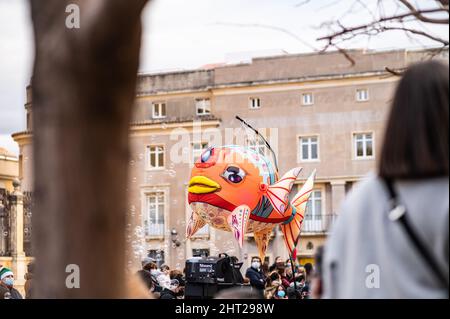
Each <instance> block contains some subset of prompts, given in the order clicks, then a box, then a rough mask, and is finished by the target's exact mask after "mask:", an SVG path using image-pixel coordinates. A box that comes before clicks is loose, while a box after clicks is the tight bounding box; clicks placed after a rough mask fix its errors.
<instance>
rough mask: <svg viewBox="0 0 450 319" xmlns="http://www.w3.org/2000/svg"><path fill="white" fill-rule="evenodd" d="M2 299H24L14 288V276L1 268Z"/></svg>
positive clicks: (0, 293)
mask: <svg viewBox="0 0 450 319" xmlns="http://www.w3.org/2000/svg"><path fill="white" fill-rule="evenodd" d="M0 299H23V297H22V295H21V294H20V292H19V291H18V290H17V289H15V288H14V274H13V272H12V271H11V270H10V269H8V268H6V267H2V268H0Z"/></svg>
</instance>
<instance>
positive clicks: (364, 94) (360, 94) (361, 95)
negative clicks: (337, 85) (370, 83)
mask: <svg viewBox="0 0 450 319" xmlns="http://www.w3.org/2000/svg"><path fill="white" fill-rule="evenodd" d="M356 101H358V102H365V101H369V90H368V89H360V90H356Z"/></svg>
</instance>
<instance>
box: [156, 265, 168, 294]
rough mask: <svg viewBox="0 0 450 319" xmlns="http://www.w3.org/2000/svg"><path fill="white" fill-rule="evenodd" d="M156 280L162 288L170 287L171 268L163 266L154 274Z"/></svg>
mask: <svg viewBox="0 0 450 319" xmlns="http://www.w3.org/2000/svg"><path fill="white" fill-rule="evenodd" d="M154 273H155V277H156V280H157V281H158V284H159V285H160V286H161V287H163V288H164V287H168V286H169V285H170V267H169V266H167V265H162V266H161V268H160V269H159V270H158V272H154Z"/></svg>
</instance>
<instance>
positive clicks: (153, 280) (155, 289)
mask: <svg viewBox="0 0 450 319" xmlns="http://www.w3.org/2000/svg"><path fill="white" fill-rule="evenodd" d="M136 275H137V277H138V278H139V281H140V283H141V284H142V285H144V287H145V289H146V290H147V291H148V294H149V297H150V298H155V299H183V298H184V293H185V287H186V279H185V271H180V270H176V269H175V270H173V269H170V267H169V266H168V265H165V264H163V265H162V266H160V267H158V266H157V263H156V261H155V260H154V259H152V258H150V257H147V258H145V259H144V260H142V269H141V270H139V271H138V272H137V274H136ZM314 277H315V271H314V267H313V265H312V264H311V263H306V264H305V265H304V266H300V265H299V264H298V262H295V263H294V265H293V264H292V261H291V260H290V259H288V260H283V259H282V258H281V257H277V258H276V259H275V262H274V263H273V264H272V265H270V266H269V265H268V264H263V263H262V262H261V259H260V258H259V257H253V258H252V259H251V266H250V267H249V268H248V269H247V270H246V272H245V276H244V277H243V283H241V286H242V287H247V288H249V289H250V290H252V296H253V297H254V298H261V299H263V298H264V299H309V298H310V296H311V284H312V281H313V280H314Z"/></svg>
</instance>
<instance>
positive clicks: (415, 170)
mask: <svg viewBox="0 0 450 319" xmlns="http://www.w3.org/2000/svg"><path fill="white" fill-rule="evenodd" d="M338 216H339V218H338V219H337V221H336V223H335V225H334V227H333V230H332V234H331V236H330V237H329V239H328V241H327V245H326V247H325V255H324V260H323V297H324V298H395V299H398V298H422V299H423V298H445V299H446V298H448V296H449V294H448V285H449V227H448V225H449V66H448V64H447V63H442V62H437V61H427V62H422V63H419V64H415V65H413V66H410V67H409V68H408V69H407V70H406V71H405V72H404V73H403V75H402V79H401V80H400V82H399V84H398V86H397V89H396V93H395V97H394V99H393V102H392V107H391V111H390V115H389V119H388V122H387V126H386V129H385V133H384V142H383V144H382V149H381V152H380V157H379V161H378V171H377V173H376V174H371V175H369V176H368V177H366V178H365V179H364V180H363V181H362V182H361V183H360V184H359V185H357V186H355V187H353V190H352V191H351V193H350V194H349V195H348V196H347V198H346V199H345V201H344V203H343V205H342V207H341V209H340V213H339V215H338ZM419 247H421V248H419Z"/></svg>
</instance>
